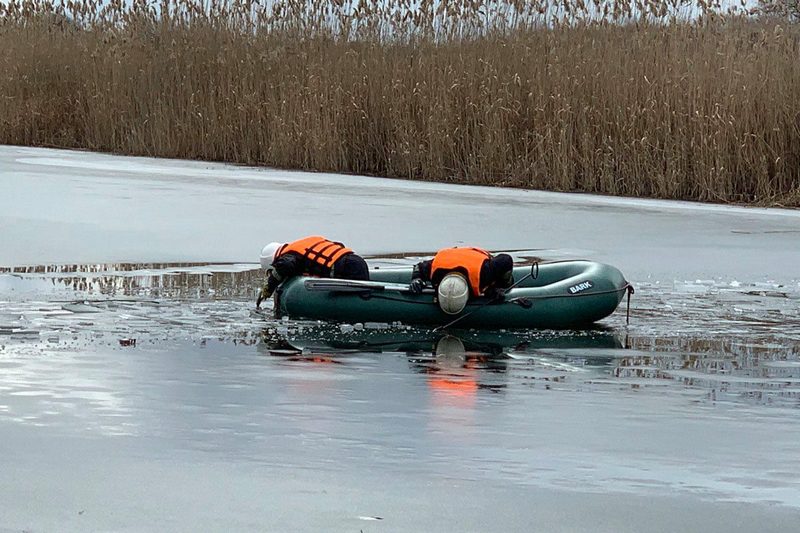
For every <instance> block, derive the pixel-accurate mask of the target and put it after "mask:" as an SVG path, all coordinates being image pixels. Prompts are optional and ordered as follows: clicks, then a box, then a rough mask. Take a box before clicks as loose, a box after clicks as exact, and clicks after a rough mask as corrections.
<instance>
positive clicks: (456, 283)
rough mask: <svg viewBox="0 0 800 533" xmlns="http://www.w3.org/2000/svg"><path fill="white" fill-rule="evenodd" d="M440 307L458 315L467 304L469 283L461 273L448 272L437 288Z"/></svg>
mask: <svg viewBox="0 0 800 533" xmlns="http://www.w3.org/2000/svg"><path fill="white" fill-rule="evenodd" d="M436 293H437V295H438V296H439V307H440V308H441V309H442V311H444V312H445V313H447V314H448V315H457V314H458V313H460V312H461V311H463V310H464V307H466V306H467V300H468V299H469V285H468V284H467V280H466V279H464V276H462V275H461V274H456V273H452V274H447V275H446V276H445V277H444V278H443V279H442V282H441V283H439V287H438V289H437V290H436Z"/></svg>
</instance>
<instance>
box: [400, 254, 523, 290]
mask: <svg viewBox="0 0 800 533" xmlns="http://www.w3.org/2000/svg"><path fill="white" fill-rule="evenodd" d="M454 272H457V273H460V274H462V276H463V277H464V279H465V280H466V282H467V285H468V287H469V294H470V296H472V297H475V296H488V297H490V298H501V299H502V297H503V295H504V289H507V288H509V287H511V286H512V285H513V284H514V260H513V259H512V258H511V256H510V255H508V254H497V255H496V256H493V255H492V254H490V253H489V252H487V251H486V250H482V249H480V248H445V249H443V250H439V252H437V254H436V255H435V256H434V258H433V259H430V260H428V261H422V262H420V263H417V264H416V265H415V266H414V272H413V274H412V277H411V290H412V291H414V292H421V291H422V290H423V288H424V287H425V285H426V283H430V284H431V285H433V287H434V289H436V288H438V286H439V284H440V283H441V281H442V279H443V278H444V277H445V276H446V275H447V274H450V273H454Z"/></svg>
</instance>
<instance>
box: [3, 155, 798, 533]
mask: <svg viewBox="0 0 800 533" xmlns="http://www.w3.org/2000/svg"><path fill="white" fill-rule="evenodd" d="M309 233H322V234H325V235H327V236H330V237H332V238H336V239H339V240H343V241H345V242H347V243H348V244H349V245H351V246H353V247H354V248H356V249H357V250H358V251H360V252H362V253H364V254H368V255H371V256H374V258H373V259H372V262H373V263H376V264H408V263H411V262H413V261H415V260H416V257H418V256H421V255H424V254H425V253H428V252H430V251H433V250H435V249H437V248H438V247H441V246H447V245H452V244H457V243H469V244H476V245H481V246H485V247H488V248H491V249H496V250H500V249H503V250H513V251H514V254H515V256H516V257H517V259H518V260H519V261H520V262H524V261H525V260H526V258H528V257H531V256H537V257H542V258H545V259H554V258H570V257H586V258H589V259H595V260H600V261H605V262H608V263H611V264H614V265H615V266H617V267H619V268H620V269H621V270H622V271H623V272H624V273H625V274H626V276H627V277H628V279H630V280H631V281H632V282H633V283H634V285H635V286H636V288H637V294H636V295H635V296H634V300H633V309H632V323H631V325H630V326H626V325H625V317H624V307H623V308H621V309H620V310H618V311H617V313H615V314H614V315H612V316H611V317H609V318H608V319H607V320H605V321H604V322H603V323H602V324H601V325H600V326H599V327H598V328H597V329H594V330H588V331H563V332H553V331H545V332H535V331H528V332H510V331H509V332H492V333H480V332H474V331H461V332H453V333H454V334H453V335H451V336H445V335H436V334H433V333H432V332H431V331H429V330H425V329H419V328H407V327H403V326H388V325H379V324H363V325H362V324H355V325H345V326H338V325H323V324H317V323H304V322H286V321H275V320H273V319H272V318H271V317H270V316H269V312H268V311H267V312H264V313H256V312H255V311H254V310H253V299H254V292H255V290H256V286H257V285H258V283H259V282H260V274H259V272H258V271H257V270H256V265H255V264H254V263H253V262H254V261H255V260H256V259H257V255H258V251H259V250H260V248H261V246H262V244H263V243H265V242H266V241H269V240H288V239H292V238H296V237H299V236H303V235H305V234H309ZM409 252H410V254H409ZM394 254H399V255H401V257H394ZM390 255H391V256H392V257H389V256H390ZM402 255H407V256H406V257H402ZM798 264H800V211H791V210H770V209H746V208H732V207H721V206H706V205H699V204H690V203H680V202H661V201H641V200H627V199H615V198H605V197H595V196H589V195H568V194H556V193H542V192H531V191H517V190H508V189H496V188H483V187H458V186H450V185H444V184H426V183H416V182H403V181H396V180H385V179H376V178H365V177H358V176H339V175H330V174H311V173H303V172H288V171H275V170H265V169H250V168H244V167H236V166H230V165H220V164H210V163H198V162H184V161H170V160H158V159H146V158H128V157H119V156H108V155H98V154H90V153H80V152H68V151H60V150H45V149H31V148H18V147H0V451H2V454H1V455H0V483H1V484H2V486H4V487H6V491H5V496H4V497H3V498H2V499H0V531H22V530H25V531H87V530H103V531H141V530H149V531H162V530H176V531H197V530H201V529H202V530H223V529H224V530H258V531H321V530H322V531H354V532H358V531H364V532H367V531H512V530H513V531H537V530H541V531H610V532H611V531H614V532H618V531H665V532H666V531H719V532H728V531H732V530H740V531H787V530H793V529H795V528H796V524H797V523H798V519H800V454H798V453H797V443H798V442H800V425H799V423H800V270H799V269H798V266H797V265H798ZM130 339H136V344H135V345H132V342H130Z"/></svg>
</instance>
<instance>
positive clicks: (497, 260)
mask: <svg viewBox="0 0 800 533" xmlns="http://www.w3.org/2000/svg"><path fill="white" fill-rule="evenodd" d="M512 268H514V259H512V258H511V256H510V255H508V254H497V255H496V256H494V257H493V258H492V270H493V271H494V273H495V274H501V273H505V272H508V271H509V270H511V269H512Z"/></svg>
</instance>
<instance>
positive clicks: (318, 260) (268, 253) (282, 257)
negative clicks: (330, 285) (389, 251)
mask: <svg viewBox="0 0 800 533" xmlns="http://www.w3.org/2000/svg"><path fill="white" fill-rule="evenodd" d="M261 267H262V268H264V269H265V270H266V271H267V279H266V281H265V282H264V286H263V287H262V288H261V292H260V293H259V295H258V299H257V300H256V308H259V307H260V306H261V302H263V301H264V300H266V299H267V298H269V297H270V296H272V293H273V292H275V289H276V288H277V287H278V285H280V284H281V283H283V282H284V281H285V280H287V279H289V278H291V277H293V276H302V275H310V276H317V277H321V278H338V279H355V280H364V281H369V268H368V267H367V262H366V261H364V259H363V258H362V257H361V256H360V255H358V254H356V253H354V252H353V250H351V249H350V248H347V247H346V246H345V245H343V244H342V243H340V242H334V241H331V240H328V239H326V238H325V237H321V236H319V235H314V236H311V237H305V238H303V239H299V240H296V241H294V242H289V243H280V242H271V243H269V244H268V245H266V246H265V247H264V249H263V250H261Z"/></svg>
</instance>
